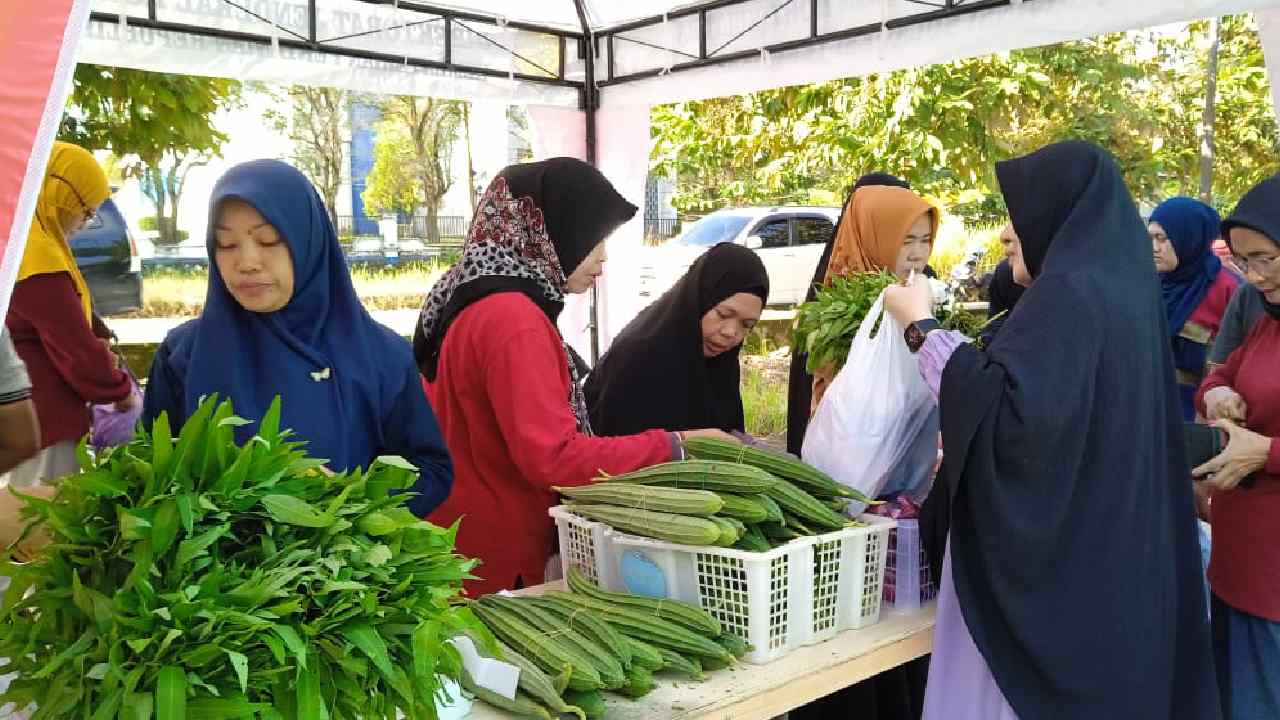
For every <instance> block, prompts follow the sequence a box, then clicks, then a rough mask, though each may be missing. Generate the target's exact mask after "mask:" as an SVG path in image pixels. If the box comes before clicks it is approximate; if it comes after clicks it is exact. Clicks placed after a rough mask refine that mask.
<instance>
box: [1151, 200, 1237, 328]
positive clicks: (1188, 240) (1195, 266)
mask: <svg viewBox="0 0 1280 720" xmlns="http://www.w3.org/2000/svg"><path fill="white" fill-rule="evenodd" d="M1150 222H1153V223H1159V224H1160V227H1162V228H1164V233H1165V235H1168V236H1169V242H1171V243H1173V250H1174V252H1176V253H1177V254H1178V267H1176V268H1174V269H1173V270H1172V271H1171V272H1167V273H1160V290H1161V292H1162V293H1163V294H1164V305H1165V311H1166V313H1167V315H1168V318H1169V333H1170V334H1171V335H1172V336H1173V337H1177V336H1178V333H1180V332H1182V326H1183V325H1186V324H1187V320H1188V319H1189V318H1190V317H1191V313H1193V312H1195V311H1196V308H1197V307H1199V306H1200V303H1201V301H1203V300H1204V296H1205V295H1206V294H1207V293H1208V292H1209V288H1210V286H1212V285H1213V281H1214V280H1216V279H1217V278H1218V271H1220V270H1221V269H1222V261H1221V260H1219V259H1218V256H1217V255H1214V254H1213V241H1214V240H1216V239H1218V235H1219V233H1220V232H1221V230H1220V228H1221V226H1222V218H1220V217H1219V216H1218V212H1217V211H1216V210H1214V209H1213V208H1211V207H1209V206H1208V205H1205V204H1204V203H1202V202H1200V201H1199V200H1196V199H1194V198H1189V197H1176V198H1170V199H1168V200H1165V201H1164V202H1162V203H1160V206H1159V207H1157V208H1156V209H1155V212H1153V213H1151V219H1150Z"/></svg>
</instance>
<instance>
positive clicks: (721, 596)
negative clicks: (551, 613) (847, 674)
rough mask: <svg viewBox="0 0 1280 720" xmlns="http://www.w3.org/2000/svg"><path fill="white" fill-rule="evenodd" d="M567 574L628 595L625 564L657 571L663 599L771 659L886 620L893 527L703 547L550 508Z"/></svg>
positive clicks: (876, 523)
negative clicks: (742, 546) (764, 547)
mask: <svg viewBox="0 0 1280 720" xmlns="http://www.w3.org/2000/svg"><path fill="white" fill-rule="evenodd" d="M551 516H552V517H553V518H555V521H556V526H557V528H558V530H559V534H560V558H561V562H562V563H563V565H564V566H565V569H566V572H567V569H568V567H569V566H574V567H577V568H578V569H580V570H582V571H583V573H584V574H586V575H587V576H588V577H590V578H592V579H593V580H595V581H596V582H598V583H599V584H600V585H601V586H602V587H604V588H606V589H609V590H615V591H627V592H637V591H639V592H644V593H645V594H655V593H653V592H646V591H650V590H652V588H643V589H642V588H632V587H628V584H627V582H626V581H625V580H624V573H623V571H622V565H623V563H647V564H648V565H649V566H652V568H654V569H656V570H657V573H658V574H659V576H660V578H661V582H662V585H663V587H662V588H661V592H660V593H658V594H661V595H662V596H664V597H670V598H674V599H677V600H681V601H683V602H687V603H691V604H694V605H698V606H699V607H702V608H704V609H706V610H707V611H708V612H710V613H711V614H712V615H713V616H715V617H716V619H718V620H719V621H720V623H721V625H723V626H724V628H725V630H726V632H731V633H733V634H735V635H738V636H739V637H741V638H743V639H744V640H746V641H747V642H748V643H749V644H750V645H752V646H753V647H754V650H752V651H751V652H750V653H748V654H747V655H746V657H745V658H744V659H745V660H747V661H748V662H753V663H765V662H769V661H771V660H775V659H777V658H779V657H781V656H782V655H784V654H786V653H787V652H789V651H790V650H793V649H795V648H797V647H800V646H802V645H806V644H809V643H813V642H821V641H823V640H827V639H829V638H831V637H832V636H834V635H835V634H836V633H838V632H840V631H842V630H847V629H852V628H859V627H865V626H867V625H870V624H872V623H874V622H876V621H877V620H879V618H880V605H881V580H882V578H883V575H884V561H885V550H886V548H887V545H888V543H887V536H888V533H889V530H890V529H891V528H892V527H893V525H894V521H893V520H888V519H885V518H880V517H875V516H863V518H862V519H863V520H864V521H866V522H868V523H870V526H869V527H865V528H847V529H844V530H837V531H835V532H832V533H827V534H825V535H818V536H815V537H804V538H799V539H797V540H793V541H791V542H789V543H787V544H786V545H783V546H781V547H777V548H774V549H772V550H770V551H768V552H761V553H752V552H746V551H742V550H733V549H729V548H713V547H696V546H691V545H679V544H676V543H668V542H662V541H660V540H654V539H651V538H644V537H638V536H635V535H628V534H626V533H622V532H619V531H616V530H614V529H613V528H611V527H609V526H608V525H606V524H605V523H601V522H595V521H593V520H588V519H586V518H583V517H580V516H578V515H574V514H573V513H572V512H570V511H569V509H568V508H565V507H563V506H559V507H554V508H552V509H551Z"/></svg>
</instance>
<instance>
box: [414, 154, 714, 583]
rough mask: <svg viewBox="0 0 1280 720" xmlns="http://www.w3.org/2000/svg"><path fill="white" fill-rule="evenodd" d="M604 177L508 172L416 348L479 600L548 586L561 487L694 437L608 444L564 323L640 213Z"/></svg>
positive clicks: (460, 542)
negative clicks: (560, 324)
mask: <svg viewBox="0 0 1280 720" xmlns="http://www.w3.org/2000/svg"><path fill="white" fill-rule="evenodd" d="M635 211H636V208H635V206H634V205H632V204H631V203H629V202H627V201H626V200H625V199H623V198H622V196H621V195H619V194H618V192H617V190H615V189H614V188H613V186H612V185H611V184H610V183H609V181H608V180H606V179H605V177H604V176H603V175H602V174H600V172H599V171H598V170H596V169H595V168H593V167H591V166H590V165H587V164H586V163H584V162H581V161H579V160H573V159H570V158H555V159H552V160H546V161H543V162H537V163H528V164H524V165H513V166H511V167H508V168H506V169H505V170H503V171H502V172H501V173H499V175H498V177H497V178H495V179H494V181H493V182H492V183H491V184H490V185H489V189H488V190H487V191H485V194H484V197H483V198H481V200H480V205H479V207H478V208H477V210H476V215H475V219H474V220H472V223H471V230H470V234H469V237H468V238H467V244H466V247H465V248H464V249H463V252H462V258H461V259H460V260H459V262H458V264H457V265H455V266H454V267H453V269H452V270H450V271H449V272H448V273H447V274H446V275H445V276H444V277H443V278H441V279H440V281H439V282H437V283H436V285H435V287H434V288H432V290H431V293H430V294H429V295H428V296H427V299H426V303H425V304H424V306H423V309H422V318H421V323H420V327H419V328H418V331H417V334H416V336H415V338H414V353H415V355H416V356H417V359H418V364H419V367H420V368H421V370H422V374H423V377H424V378H425V382H424V387H425V389H426V392H427V397H428V398H429V399H430V400H431V405H432V407H433V408H434V409H435V412H436V417H437V418H438V419H439V421H440V428H441V430H442V431H443V432H444V437H445V442H446V443H447V444H448V446H449V452H450V454H452V456H453V462H454V473H455V474H454V484H453V490H452V492H451V494H450V495H449V498H448V500H446V501H445V503H444V504H443V505H441V506H440V507H439V508H438V509H437V510H436V511H435V512H433V513H432V514H431V515H430V517H429V518H428V519H429V520H431V521H432V522H435V523H438V524H441V525H447V524H451V523H453V522H455V521H456V520H458V519H459V518H465V519H464V520H463V522H462V524H461V526H460V528H459V530H458V537H457V547H458V551H459V552H461V553H462V554H464V555H467V556H469V557H474V558H479V559H480V560H481V561H483V566H482V567H480V568H479V569H478V570H477V574H478V575H479V576H480V578H481V579H478V580H475V581H472V582H470V583H468V584H467V592H468V593H470V594H472V595H473V596H475V595H480V594H484V593H489V592H494V591H496V590H502V589H510V588H517V587H522V586H526V585H536V584H538V583H541V582H542V581H543V576H544V571H545V568H546V565H547V561H548V559H550V557H551V556H552V555H553V554H554V553H555V547H556V541H555V532H554V525H553V523H552V521H551V519H550V517H548V516H547V510H548V509H549V508H550V507H551V506H553V505H555V504H556V494H555V492H554V491H553V490H552V489H551V487H552V486H554V485H566V486H567V485H584V484H587V483H589V482H591V480H592V478H595V477H597V476H598V475H599V474H600V473H601V472H607V473H611V474H617V473H625V472H630V471H632V470H637V469H639V468H642V467H646V466H649V465H654V464H657V463H661V462H667V461H670V460H673V459H679V458H680V457H681V456H682V454H683V450H682V448H681V442H680V441H681V437H682V436H691V435H696V434H714V435H717V436H723V437H728V436H727V435H724V434H723V433H720V432H718V431H693V432H686V433H683V434H680V435H678V434H675V433H668V432H666V431H663V430H649V431H647V432H643V433H639V434H636V435H628V436H625V437H610V438H604V437H594V436H593V435H592V432H591V423H590V421H589V420H588V416H587V408H586V403H585V402H584V400H583V395H582V390H581V389H580V385H579V381H580V379H581V376H582V374H583V371H582V368H581V367H580V363H581V360H579V359H578V358H577V357H576V355H575V354H574V353H573V351H572V350H570V349H569V347H568V346H567V345H566V344H565V343H564V340H563V339H562V338H561V337H560V332H559V331H558V330H557V329H556V324H555V323H556V318H557V317H558V316H559V314H560V311H561V309H563V307H564V297H565V294H566V293H583V292H586V291H588V290H590V289H591V287H592V285H593V284H594V283H595V279H596V278H597V277H599V275H600V274H601V272H602V270H603V264H604V259H605V258H604V242H603V241H604V239H605V238H606V237H608V235H609V234H610V233H612V232H613V231H614V230H615V229H617V228H618V226H620V225H622V223H624V222H626V221H627V220H628V219H630V218H631V216H632V215H634V214H635Z"/></svg>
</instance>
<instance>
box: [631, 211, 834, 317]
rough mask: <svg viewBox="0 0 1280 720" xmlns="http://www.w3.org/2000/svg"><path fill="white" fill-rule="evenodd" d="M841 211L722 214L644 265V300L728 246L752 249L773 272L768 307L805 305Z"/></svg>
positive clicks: (702, 221) (650, 256)
mask: <svg viewBox="0 0 1280 720" xmlns="http://www.w3.org/2000/svg"><path fill="white" fill-rule="evenodd" d="M839 218H840V208H834V207H748V208H736V209H732V210H717V211H716V212H713V213H711V214H710V215H707V216H706V217H704V218H702V219H700V220H698V221H697V222H695V223H693V224H692V225H690V226H689V227H688V228H686V229H685V231H684V232H682V233H680V234H679V235H677V236H676V237H674V238H671V239H670V240H668V241H667V242H665V243H663V244H662V245H661V246H660V247H658V248H656V249H654V250H651V251H649V252H648V253H646V258H645V261H644V262H643V263H642V265H641V267H640V297H641V299H642V301H643V302H644V303H645V304H648V303H650V302H652V301H654V300H656V299H658V297H659V296H661V295H662V293H664V292H666V291H667V289H668V288H670V287H671V286H672V285H674V284H675V282H676V281H677V280H679V279H680V277H681V276H682V275H684V273H685V271H686V270H688V269H689V266H690V265H692V264H693V263H694V261H695V260H697V259H698V257H699V256H701V255H702V253H704V252H706V251H707V250H708V249H710V248H711V247H713V246H715V245H718V244H720V243H724V242H730V243H734V244H736V245H742V246H743V247H748V248H751V249H752V250H755V251H756V253H758V254H759V255H760V259H761V260H763V261H764V266H765V268H766V269H767V270H768V272H769V305H771V306H791V305H799V304H800V303H802V302H804V299H805V295H806V294H807V293H808V291H809V284H810V283H811V282H813V274H814V271H816V270H817V267H818V261H819V260H820V259H821V258H822V249H823V248H824V247H825V246H826V243H827V240H829V239H831V233H833V232H835V226H836V221H837V220H839Z"/></svg>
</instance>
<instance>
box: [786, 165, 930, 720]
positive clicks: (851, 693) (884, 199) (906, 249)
mask: <svg viewBox="0 0 1280 720" xmlns="http://www.w3.org/2000/svg"><path fill="white" fill-rule="evenodd" d="M871 183H877V184H871ZM904 185H905V183H902V181H901V180H898V179H897V178H894V177H892V176H890V175H884V174H881V173H877V174H874V175H870V176H865V177H863V178H862V179H861V180H859V186H857V187H856V188H855V189H854V191H853V194H851V195H850V196H849V200H848V202H846V203H845V207H844V212H843V213H841V215H840V221H839V222H838V223H836V229H835V237H834V238H833V239H832V249H831V258H830V260H829V261H828V262H827V266H826V270H825V272H824V273H823V274H822V275H821V276H819V278H818V280H819V281H820V282H821V283H822V284H824V285H825V284H829V283H831V281H832V280H834V279H835V278H838V277H844V276H846V275H848V274H849V273H854V272H879V271H881V270H887V271H889V272H892V273H893V274H895V275H897V276H898V277H899V278H902V279H904V280H905V279H906V278H907V277H908V276H910V275H911V271H913V270H914V271H915V272H916V273H918V274H923V273H924V272H925V266H926V264H927V263H928V262H929V255H930V254H931V253H932V252H933V241H934V237H935V236H936V235H937V232H938V221H939V219H940V217H939V216H940V213H939V212H938V210H937V209H936V208H934V207H933V206H932V205H930V204H929V203H928V202H927V201H925V200H924V199H923V198H921V197H920V196H919V195H916V194H915V193H913V192H912V191H911V190H909V189H907V188H906V187H904ZM810 299H812V297H810ZM792 362H793V363H799V367H798V368H794V367H793V368H792V374H791V381H792V384H793V386H792V387H791V388H790V389H789V391H788V400H789V402H791V403H792V406H791V407H789V408H788V412H787V425H788V427H787V446H788V449H789V450H790V451H791V452H793V453H796V454H799V452H800V448H801V446H802V444H803V443H804V432H805V430H806V428H807V426H808V420H809V417H810V416H811V415H812V414H813V410H814V409H815V408H817V406H818V401H819V400H821V399H822V394H823V393H824V392H825V391H826V389H827V386H828V385H829V384H830V383H831V380H832V379H833V378H834V376H835V372H834V368H823V369H820V370H819V371H818V373H817V374H815V375H814V377H813V380H812V401H810V400H809V397H810V396H809V393H806V392H805V390H809V389H810V385H809V380H808V374H807V373H805V372H804V364H805V358H804V356H803V355H800V354H799V353H797V354H795V355H793V357H792ZM797 404H800V405H802V407H796V406H795V405H797ZM927 674H928V661H927V660H924V659H919V660H915V661H912V662H910V663H907V664H906V665H903V666H900V667H897V668H894V669H892V670H888V671H886V672H884V673H881V674H880V675H877V676H875V677H872V678H868V679H867V680H864V681H863V682H861V683H858V684H856V685H852V686H850V687H848V688H845V689H843V690H841V691H839V692H836V693H833V694H831V695H828V696H827V697H824V698H821V699H819V700H817V701H815V702H813V703H810V704H809V705H806V706H804V707H800V708H796V709H795V710H792V711H791V713H790V716H791V718H792V720H826V719H827V718H835V717H854V716H855V715H856V716H858V717H865V718H868V719H869V720H890V719H891V718H903V717H919V716H920V711H919V708H920V706H921V703H923V700H924V679H925V677H926V676H927Z"/></svg>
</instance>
